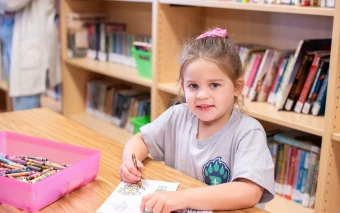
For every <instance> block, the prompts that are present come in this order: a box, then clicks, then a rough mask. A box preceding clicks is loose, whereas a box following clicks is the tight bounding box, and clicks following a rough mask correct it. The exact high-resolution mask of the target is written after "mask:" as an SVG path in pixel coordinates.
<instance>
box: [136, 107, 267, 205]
mask: <svg viewBox="0 0 340 213" xmlns="http://www.w3.org/2000/svg"><path fill="white" fill-rule="evenodd" d="M197 129H198V118H197V117H196V116H195V115H194V114H193V113H191V111H190V110H189V108H188V107H187V105H186V104H179V105H175V106H172V107H170V108H169V109H168V110H166V111H165V112H164V113H163V114H162V115H160V116H159V117H158V118H157V119H155V120H154V121H153V122H152V123H150V124H147V125H145V126H143V127H142V128H141V129H140V130H141V133H142V136H143V139H144V142H145V144H146V146H147V147H148V150H149V153H150V154H151V156H152V157H153V158H154V159H155V160H160V161H165V164H166V165H168V166H171V167H172V168H174V169H176V170H179V171H181V172H183V173H185V174H187V175H190V176H191V177H193V178H196V179H197V180H201V181H203V182H204V183H206V184H208V185H216V184H220V183H226V182H230V181H234V180H235V179H237V178H246V179H248V180H251V181H253V182H255V183H257V184H258V185H260V186H262V187H263V188H264V189H265V190H264V193H263V195H262V197H261V200H260V202H259V203H265V202H268V201H270V200H271V199H272V198H273V197H274V164H273V161H272V157H271V155H270V153H269V149H268V147H267V142H266V141H267V140H266V134H265V131H264V130H263V127H262V126H261V124H260V123H259V122H258V121H257V120H255V119H254V118H251V117H249V116H248V115H246V114H244V113H242V112H241V111H240V110H239V109H238V108H234V109H233V112H232V114H231V116H230V119H229V120H228V122H227V123H226V124H225V125H224V126H223V127H222V128H221V129H220V130H219V131H217V132H216V133H214V134H213V135H212V136H210V137H207V138H204V139H199V140H198V139H196V135H197Z"/></svg>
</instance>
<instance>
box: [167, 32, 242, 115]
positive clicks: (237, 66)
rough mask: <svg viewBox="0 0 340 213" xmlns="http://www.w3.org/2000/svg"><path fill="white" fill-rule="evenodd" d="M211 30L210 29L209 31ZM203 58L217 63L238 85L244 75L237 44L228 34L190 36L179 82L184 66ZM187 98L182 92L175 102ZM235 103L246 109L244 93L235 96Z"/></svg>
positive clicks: (181, 78) (181, 61)
mask: <svg viewBox="0 0 340 213" xmlns="http://www.w3.org/2000/svg"><path fill="white" fill-rule="evenodd" d="M208 32H209V31H208ZM199 58H203V59H207V60H209V61H211V62H213V63H215V64H216V65H217V66H218V67H219V68H220V69H221V70H222V71H224V72H225V73H226V74H227V75H228V77H229V78H230V79H231V81H232V82H233V84H234V86H236V80H237V79H239V78H241V77H242V75H243V69H242V63H241V59H240V56H239V54H238V50H237V46H236V45H235V44H234V42H233V41H231V40H230V39H229V38H228V36H226V37H221V36H216V37H212V36H207V37H203V38H197V39H193V38H190V39H189V40H188V41H187V42H186V43H185V44H184V46H183V50H182V54H181V58H180V71H179V78H178V83H179V84H181V83H182V82H183V71H184V67H185V66H186V65H187V64H189V63H191V62H192V61H194V60H196V59H199ZM184 102H185V98H184V96H183V95H182V94H181V93H180V94H179V95H178V97H177V98H176V99H175V101H174V103H184ZM234 102H235V104H237V105H238V106H239V108H240V109H241V110H242V111H244V102H243V97H242V95H240V96H238V97H235V100H234Z"/></svg>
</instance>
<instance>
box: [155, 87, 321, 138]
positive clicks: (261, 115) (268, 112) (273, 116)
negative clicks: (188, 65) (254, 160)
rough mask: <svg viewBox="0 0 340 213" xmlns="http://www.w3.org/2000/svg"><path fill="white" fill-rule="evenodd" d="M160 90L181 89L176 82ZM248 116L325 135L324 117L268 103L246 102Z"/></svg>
mask: <svg viewBox="0 0 340 213" xmlns="http://www.w3.org/2000/svg"><path fill="white" fill-rule="evenodd" d="M158 89H159V90H161V91H164V92H168V93H171V94H174V95H177V94H178V92H179V87H178V84H177V83H176V82H170V83H160V84H158ZM244 104H245V106H246V111H247V114H249V115H250V116H252V117H254V118H257V119H261V120H264V121H268V122H271V123H275V124H278V125H281V126H285V127H290V128H294V129H297V130H301V131H304V132H308V133H311V134H315V135H319V136H322V135H323V128H324V117H322V116H313V115H305V114H299V113H295V112H287V111H278V110H277V109H276V107H275V106H273V105H271V104H268V103H266V102H251V101H249V99H245V100H244Z"/></svg>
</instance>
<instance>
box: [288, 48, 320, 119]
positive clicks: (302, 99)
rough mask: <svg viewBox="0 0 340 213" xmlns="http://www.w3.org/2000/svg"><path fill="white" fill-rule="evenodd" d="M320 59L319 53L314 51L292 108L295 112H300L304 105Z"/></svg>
mask: <svg viewBox="0 0 340 213" xmlns="http://www.w3.org/2000/svg"><path fill="white" fill-rule="evenodd" d="M320 59H321V55H320V54H318V53H316V54H315V57H314V60H313V62H312V66H311V68H310V70H309V73H308V76H307V79H306V81H305V84H304V85H303V88H302V91H301V94H300V96H299V99H298V101H297V103H296V105H295V108H294V111H295V112H297V113H300V112H301V110H302V107H303V105H304V103H305V101H306V99H307V96H308V93H309V91H310V88H311V86H312V84H313V81H314V79H315V75H316V73H317V70H318V67H319V63H320Z"/></svg>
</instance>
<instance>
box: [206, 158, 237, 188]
mask: <svg viewBox="0 0 340 213" xmlns="http://www.w3.org/2000/svg"><path fill="white" fill-rule="evenodd" d="M221 159H222V158H221V157H217V158H215V159H213V160H210V161H208V163H206V164H205V165H204V166H203V169H202V175H203V182H204V183H206V184H208V185H210V186H212V185H218V184H221V183H226V182H229V180H230V169H229V168H228V166H227V164H226V163H224V162H223V161H222V160H221Z"/></svg>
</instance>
